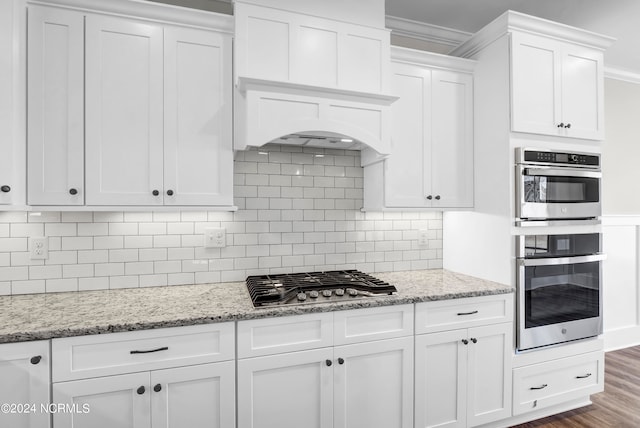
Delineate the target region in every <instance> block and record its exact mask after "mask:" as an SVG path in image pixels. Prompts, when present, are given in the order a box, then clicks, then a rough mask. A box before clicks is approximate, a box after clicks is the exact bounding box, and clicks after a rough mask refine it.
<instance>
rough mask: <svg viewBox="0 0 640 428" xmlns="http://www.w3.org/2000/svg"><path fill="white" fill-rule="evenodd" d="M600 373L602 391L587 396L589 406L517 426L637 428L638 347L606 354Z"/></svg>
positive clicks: (639, 405) (639, 420)
mask: <svg viewBox="0 0 640 428" xmlns="http://www.w3.org/2000/svg"><path fill="white" fill-rule="evenodd" d="M604 370H605V375H604V381H605V385H604V392H601V393H599V394H595V395H592V396H591V400H592V401H593V404H592V405H590V406H587V407H583V408H580V409H576V410H572V411H570V412H565V413H561V414H559V415H555V416H550V417H548V418H544V419H538V420H537V421H533V422H529V423H526V424H522V425H517V427H518V428H534V427H535V428H585V427H586V428H608V427H616V428H638V427H640V346H636V347H633V348H627V349H622V350H619V351H613V352H608V353H607V354H606V356H605V366H604Z"/></svg>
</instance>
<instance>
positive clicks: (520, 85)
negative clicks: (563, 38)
mask: <svg viewBox="0 0 640 428" xmlns="http://www.w3.org/2000/svg"><path fill="white" fill-rule="evenodd" d="M511 37H512V39H511V43H512V47H511V55H512V58H511V61H512V64H511V129H512V130H513V131H516V132H529V133H534V134H547V135H562V133H563V132H564V129H563V128H561V127H558V126H559V124H560V123H561V122H562V107H561V105H560V103H561V100H560V97H559V90H560V89H559V88H558V87H557V86H558V85H559V84H560V70H561V67H560V60H561V59H560V56H559V54H558V52H557V51H558V48H559V44H560V42H557V41H554V40H550V39H546V38H543V37H538V36H533V35H529V34H521V33H513V34H512V36H511Z"/></svg>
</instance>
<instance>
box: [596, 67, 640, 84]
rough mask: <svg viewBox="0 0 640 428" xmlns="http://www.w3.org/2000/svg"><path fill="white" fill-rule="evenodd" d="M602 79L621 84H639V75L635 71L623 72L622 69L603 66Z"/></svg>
mask: <svg viewBox="0 0 640 428" xmlns="http://www.w3.org/2000/svg"><path fill="white" fill-rule="evenodd" d="M604 77H605V78H606V79H615V80H621V81H623V82H629V83H635V84H640V73H638V72H637V71H631V70H625V69H623V68H616V67H606V66H605V68H604Z"/></svg>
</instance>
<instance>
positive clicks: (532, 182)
mask: <svg viewBox="0 0 640 428" xmlns="http://www.w3.org/2000/svg"><path fill="white" fill-rule="evenodd" d="M516 174H517V178H518V181H517V198H518V203H517V213H516V214H517V217H518V218H521V219H536V220H542V219H572V218H573V219H577V218H594V217H599V216H600V215H601V214H602V208H601V204H600V179H601V178H602V173H601V172H600V171H593V170H585V169H580V168H554V167H544V166H536V167H532V166H527V165H518V166H517V171H516Z"/></svg>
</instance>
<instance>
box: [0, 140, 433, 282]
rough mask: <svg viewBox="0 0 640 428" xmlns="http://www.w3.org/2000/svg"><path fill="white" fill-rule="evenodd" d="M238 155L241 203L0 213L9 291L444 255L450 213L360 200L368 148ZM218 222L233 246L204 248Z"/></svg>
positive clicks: (2, 275)
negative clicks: (37, 245) (43, 244)
mask: <svg viewBox="0 0 640 428" xmlns="http://www.w3.org/2000/svg"><path fill="white" fill-rule="evenodd" d="M235 158H236V162H235V171H234V172H235V175H234V194H235V195H234V196H235V199H234V204H235V205H236V206H238V207H239V210H238V211H236V212H217V211H210V212H207V211H184V212H168V211H161V212H93V213H91V212H62V213H60V212H41V213H40V212H30V213H26V212H0V294H25V293H41V292H54V291H56V292H57V291H74V290H97V289H107V288H125V287H139V286H140V287H152V286H165V285H181V284H190V283H193V282H194V281H195V282H196V283H205V282H213V283H215V282H220V281H243V280H244V278H245V277H246V276H247V275H254V274H255V275H259V274H265V273H281V272H299V271H304V270H317V269H360V270H363V271H368V272H375V271H380V270H407V269H433V268H439V267H441V266H442V214H441V213H440V212H423V213H417V212H385V213H380V212H364V213H363V212H361V211H360V208H361V206H362V182H363V179H362V177H363V172H362V168H361V167H360V166H359V165H360V153H359V152H355V151H349V150H346V151H345V150H332V149H319V148H306V147H305V148H302V147H293V146H292V147H289V146H273V145H267V146H264V147H261V148H260V149H259V150H249V151H246V152H238V153H236V154H235ZM208 227H223V228H225V229H226V236H227V247H225V248H211V249H208V248H204V247H203V243H204V237H203V234H204V231H205V229H206V228H208ZM420 229H424V230H427V231H428V232H427V239H428V248H418V245H417V239H418V233H417V232H418V230H420ZM32 236H47V237H48V238H49V258H48V259H47V260H46V261H43V260H31V259H30V254H29V252H28V238H30V237H32Z"/></svg>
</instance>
